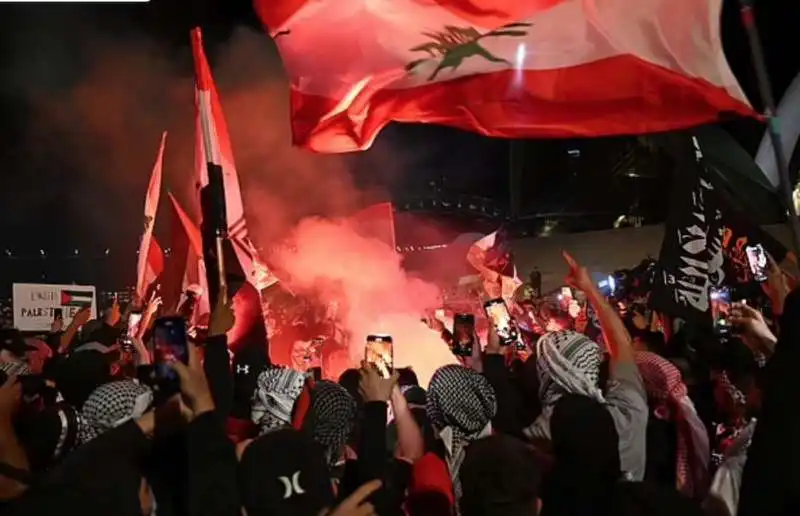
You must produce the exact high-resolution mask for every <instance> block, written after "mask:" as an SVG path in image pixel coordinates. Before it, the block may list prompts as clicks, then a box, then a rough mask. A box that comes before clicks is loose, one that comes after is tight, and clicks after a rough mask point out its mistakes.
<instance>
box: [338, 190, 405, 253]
mask: <svg viewBox="0 0 800 516" xmlns="http://www.w3.org/2000/svg"><path fill="white" fill-rule="evenodd" d="M347 224H348V225H349V226H350V227H351V228H353V230H354V231H355V232H356V233H358V234H359V235H361V236H362V237H364V238H371V239H375V240H379V241H381V242H383V243H384V244H386V245H387V246H389V248H390V249H391V250H392V251H395V250H396V249H397V241H396V238H395V227H394V205H393V204H392V203H390V202H382V203H378V204H373V205H371V206H367V207H366V208H364V209H363V210H360V211H358V212H356V213H354V214H353V215H351V216H350V217H348V218H347Z"/></svg>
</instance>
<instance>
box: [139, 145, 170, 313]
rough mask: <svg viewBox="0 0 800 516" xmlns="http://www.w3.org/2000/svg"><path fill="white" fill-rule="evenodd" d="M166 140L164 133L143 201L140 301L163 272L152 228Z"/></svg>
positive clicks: (159, 189) (158, 248)
mask: <svg viewBox="0 0 800 516" xmlns="http://www.w3.org/2000/svg"><path fill="white" fill-rule="evenodd" d="M166 140H167V133H166V131H165V132H164V133H163V134H162V135H161V145H160V146H159V148H158V155H157V156H156V162H155V164H154V165H153V172H152V173H151V174H150V183H149V185H148V187H147V196H146V197H145V201H144V231H143V233H142V239H141V241H140V242H139V257H138V259H137V264H136V294H137V295H138V296H139V298H140V299H144V298H145V295H146V292H147V289H148V288H149V287H150V285H151V284H152V283H153V282H154V281H155V280H156V278H158V276H160V275H161V273H162V272H163V271H164V253H163V252H162V251H161V247H160V246H159V245H158V242H157V241H156V239H155V237H154V236H153V227H154V226H155V221H156V213H157V212H158V201H159V199H160V198H161V172H162V169H163V164H164V145H165V144H166Z"/></svg>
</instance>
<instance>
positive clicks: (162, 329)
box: [153, 317, 189, 389]
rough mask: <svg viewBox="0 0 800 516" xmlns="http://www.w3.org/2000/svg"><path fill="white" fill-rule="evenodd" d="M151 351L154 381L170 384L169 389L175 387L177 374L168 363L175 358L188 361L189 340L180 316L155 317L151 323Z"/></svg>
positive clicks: (184, 361)
mask: <svg viewBox="0 0 800 516" xmlns="http://www.w3.org/2000/svg"><path fill="white" fill-rule="evenodd" d="M153 352H154V355H155V356H154V366H155V368H154V369H155V375H156V381H157V382H158V383H159V384H163V383H167V384H170V385H169V387H168V388H170V389H172V388H175V387H177V382H178V375H177V374H176V373H175V371H174V370H173V369H172V368H171V367H170V365H169V364H170V362H173V361H176V360H177V361H180V362H183V363H184V364H187V363H189V341H188V340H187V336H186V322H185V321H184V319H183V318H182V317H160V318H158V319H156V321H155V323H153ZM162 387H163V385H162Z"/></svg>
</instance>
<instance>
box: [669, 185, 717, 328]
mask: <svg viewBox="0 0 800 516" xmlns="http://www.w3.org/2000/svg"><path fill="white" fill-rule="evenodd" d="M713 190H714V187H713V186H712V185H711V183H709V182H708V181H705V180H704V179H702V178H701V179H700V181H699V185H698V186H697V188H696V189H695V191H694V192H692V221H691V222H690V223H689V224H687V226H686V227H685V228H683V229H679V230H678V232H677V235H676V236H677V239H678V249H679V252H680V253H681V254H680V256H679V259H680V263H681V266H679V267H678V269H677V271H676V273H675V274H674V275H673V274H668V273H666V272H665V273H664V283H665V284H667V285H674V287H675V288H674V289H673V295H674V297H675V302H676V303H678V304H681V305H683V306H691V307H692V308H694V309H695V310H698V311H700V312H706V311H708V308H709V300H708V289H709V286H711V285H721V284H722V282H723V280H724V279H725V273H724V271H723V269H722V265H723V262H724V255H723V251H722V233H723V228H722V226H721V225H720V224H719V221H720V220H721V218H722V213H721V212H720V211H719V210H717V209H715V211H714V215H713V217H711V218H712V220H708V218H709V217H707V216H706V214H707V203H706V201H707V197H708V195H707V194H708V193H709V192H711V191H713ZM709 240H710V241H709Z"/></svg>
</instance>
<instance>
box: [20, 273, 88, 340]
mask: <svg viewBox="0 0 800 516" xmlns="http://www.w3.org/2000/svg"><path fill="white" fill-rule="evenodd" d="M13 305H14V327H15V328H17V329H18V330H20V331H44V332H49V331H50V325H51V324H53V319H54V317H55V310H56V309H58V308H60V309H61V311H62V313H63V315H64V327H66V326H67V325H68V324H69V323H70V322H71V321H72V318H73V317H74V316H75V314H76V313H77V312H78V310H80V309H81V308H82V307H84V306H91V307H92V319H95V318H97V291H96V289H95V288H94V287H93V286H84V285H44V284H38V283H14V286H13Z"/></svg>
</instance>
